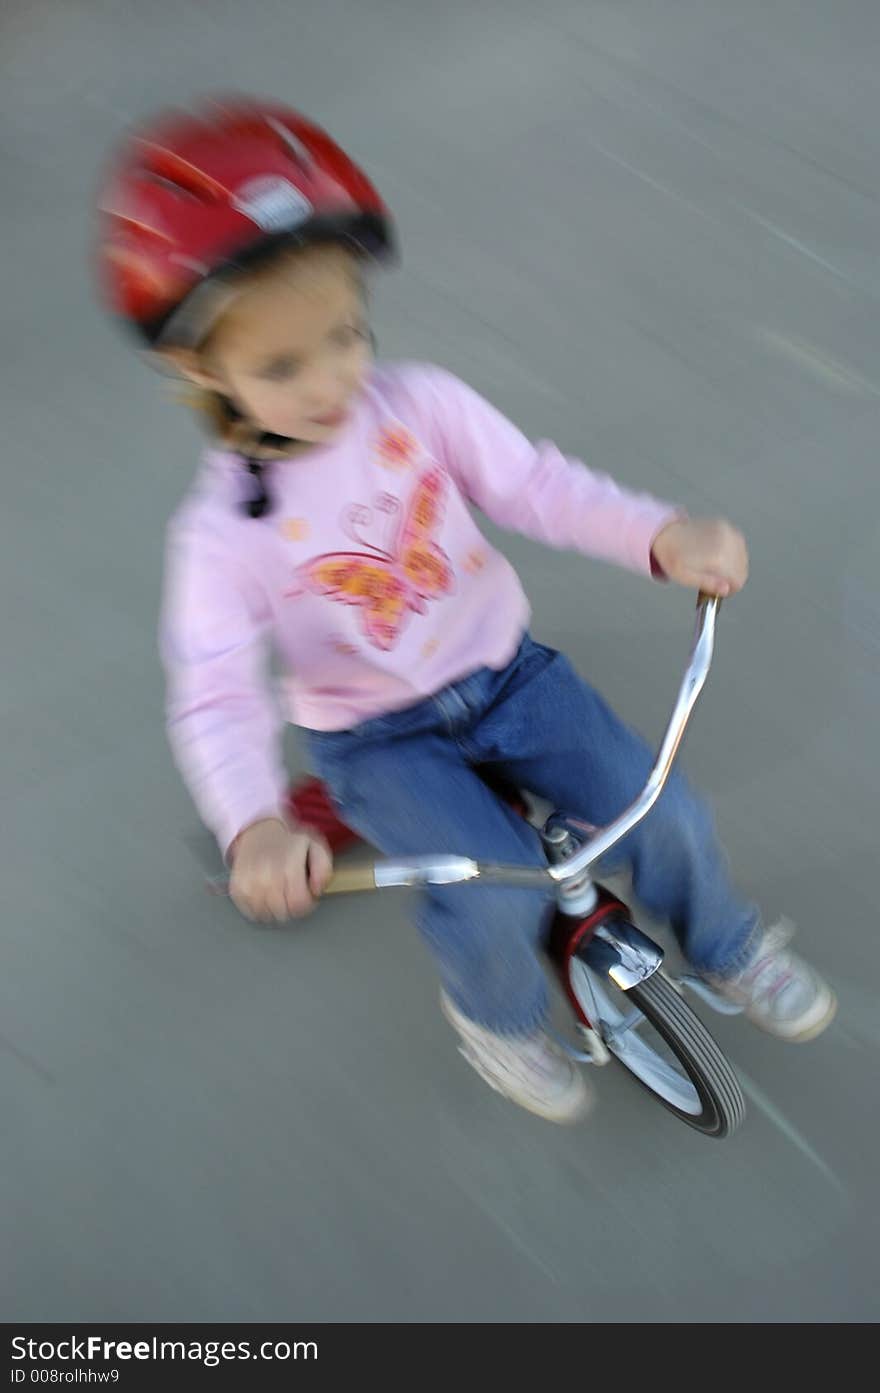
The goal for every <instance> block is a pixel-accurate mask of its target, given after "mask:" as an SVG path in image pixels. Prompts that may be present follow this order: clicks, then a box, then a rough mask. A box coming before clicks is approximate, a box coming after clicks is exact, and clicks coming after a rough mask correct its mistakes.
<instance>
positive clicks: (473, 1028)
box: [440, 991, 593, 1122]
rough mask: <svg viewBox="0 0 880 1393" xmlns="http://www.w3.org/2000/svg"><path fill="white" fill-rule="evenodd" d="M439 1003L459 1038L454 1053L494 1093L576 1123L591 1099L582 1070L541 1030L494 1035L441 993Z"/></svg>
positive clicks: (551, 1119)
mask: <svg viewBox="0 0 880 1393" xmlns="http://www.w3.org/2000/svg"><path fill="white" fill-rule="evenodd" d="M440 1007H441V1009H442V1011H443V1014H444V1016H445V1017H446V1019H447V1020H448V1021H449V1023H450V1025H451V1026H453V1028H454V1029H455V1030H457V1031H458V1034H459V1035H460V1037H461V1041H462V1043H461V1044H460V1045H459V1054H461V1055H463V1057H464V1058H465V1059H466V1060H467V1062H468V1064H470V1065H471V1067H472V1068H473V1069H475V1070H476V1071H477V1073H478V1074H479V1075H480V1078H482V1079H484V1080H485V1081H486V1083H487V1084H488V1085H489V1087H490V1088H494V1089H495V1091H496V1093H502V1094H503V1095H504V1097H505V1098H509V1099H510V1100H511V1102H514V1103H518V1104H519V1106H520V1107H521V1108H527V1109H528V1111H529V1112H533V1113H537V1115H538V1116H539V1117H543V1118H546V1119H547V1121H548V1122H577V1121H579V1119H580V1118H582V1117H585V1116H586V1115H587V1113H588V1112H589V1111H590V1108H591V1106H592V1103H593V1092H592V1090H591V1089H590V1088H588V1087H587V1083H586V1080H585V1079H584V1076H583V1073H582V1071H581V1069H580V1068H579V1067H578V1065H577V1063H576V1062H575V1061H574V1060H573V1059H569V1057H568V1055H567V1054H565V1052H564V1051H563V1050H562V1049H560V1047H559V1046H558V1045H557V1044H555V1042H554V1041H553V1040H551V1039H550V1037H549V1035H547V1033H546V1032H545V1031H543V1030H538V1031H535V1033H534V1034H532V1035H523V1036H505V1035H494V1034H493V1033H492V1031H491V1030H486V1029H485V1028H484V1027H483V1026H479V1025H476V1024H475V1023H474V1022H473V1021H471V1020H469V1019H468V1017H467V1016H464V1015H462V1013H461V1011H459V1009H458V1007H457V1006H455V1005H454V1004H453V1002H452V1001H451V1000H450V998H449V997H448V996H447V995H446V993H445V992H443V991H441V993H440Z"/></svg>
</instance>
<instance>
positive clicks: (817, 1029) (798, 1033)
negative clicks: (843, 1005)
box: [746, 989, 837, 1045]
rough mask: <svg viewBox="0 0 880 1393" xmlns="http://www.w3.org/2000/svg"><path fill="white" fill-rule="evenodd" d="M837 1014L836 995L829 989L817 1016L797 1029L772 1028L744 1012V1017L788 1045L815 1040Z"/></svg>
mask: <svg viewBox="0 0 880 1393" xmlns="http://www.w3.org/2000/svg"><path fill="white" fill-rule="evenodd" d="M836 1015H837V997H836V996H835V995H834V992H833V991H831V990H830V989H829V991H828V995H827V999H826V1001H825V1005H824V1008H823V1010H822V1012H821V1014H820V1015H819V1017H818V1018H817V1019H816V1020H814V1021H811V1022H810V1023H809V1025H805V1026H801V1027H800V1028H799V1029H796V1030H793V1031H791V1032H790V1033H789V1032H788V1031H784V1030H778V1029H774V1028H773V1027H772V1026H769V1025H767V1024H765V1022H764V1021H760V1020H755V1019H754V1018H753V1017H752V1016H750V1015H749V1013H748V1011H747V1012H746V1017H747V1019H748V1020H750V1021H751V1022H752V1024H753V1025H756V1026H758V1028H759V1029H760V1030H764V1031H766V1033H767V1034H768V1035H774V1036H775V1037H776V1039H777V1040H785V1041H786V1042H787V1043H788V1044H789V1045H806V1044H807V1043H808V1042H809V1041H810V1040H815V1039H816V1036H817V1035H821V1034H822V1032H823V1030H827V1029H828V1027H829V1025H830V1024H831V1022H832V1021H833V1020H834V1017H835V1016H836Z"/></svg>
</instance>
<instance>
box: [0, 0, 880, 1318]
mask: <svg viewBox="0 0 880 1393" xmlns="http://www.w3.org/2000/svg"><path fill="white" fill-rule="evenodd" d="M878 38H880V20H878V12H877V9H876V6H874V5H873V4H871V3H869V2H868V0H838V3H836V4H835V5H833V6H830V5H828V4H824V3H821V0H778V3H775V4H773V5H771V6H768V5H766V4H764V3H760V2H759V0H742V2H741V3H740V4H739V5H736V6H731V5H729V4H726V3H722V0H681V2H680V3H677V4H673V5H662V6H660V5H656V4H652V3H650V0H633V2H632V3H630V4H627V5H623V6H622V5H619V4H613V3H589V0H544V3H543V4H538V3H534V4H532V3H527V0H491V3H485V4H480V5H475V4H473V3H470V2H469V3H464V0H449V3H446V4H444V5H436V6H434V5H429V4H428V3H427V0H320V3H317V2H316V3H300V0H297V3H293V4H292V3H287V0H283V2H282V0H253V3H252V4H251V5H250V7H247V6H242V5H240V4H231V3H226V2H225V0H214V3H201V4H200V3H196V0H183V3H174V4H172V3H170V2H169V0H151V3H149V4H143V5H138V6H135V5H134V4H123V3H111V2H110V0H103V3H98V0H69V2H68V3H62V0H51V3H50V0H28V2H27V3H24V0H6V4H5V7H4V15H3V19H2V21H0V117H2V119H0V165H2V185H3V197H2V211H0V220H2V227H3V257H2V261H0V305H2V345H3V347H2V353H3V370H2V374H0V392H2V421H3V451H4V473H5V488H4V501H3V508H2V513H0V540H2V546H0V594H2V603H0V618H2V625H3V635H2V639H3V646H2V652H3V654H4V662H3V664H2V675H0V731H2V737H0V760H2V765H0V809H2V835H0V884H2V887H3V902H2V911H0V933H2V939H0V962H2V971H0V1106H2V1113H3V1119H4V1125H3V1129H2V1133H3V1135H2V1141H0V1186H2V1194H0V1252H2V1253H3V1255H4V1260H3V1267H4V1271H3V1275H2V1290H0V1312H2V1314H3V1316H4V1318H5V1319H8V1320H16V1321H43V1320H46V1321H49V1320H53V1321H79V1320H90V1321H94V1320H96V1319H106V1320H141V1321H152V1320H178V1321H180V1320H216V1321H251V1320H261V1319H262V1320H286V1319H291V1320H298V1319H303V1320H307V1319H314V1320H320V1321H330V1320H335V1319H349V1320H358V1321H383V1322H387V1321H395V1320H402V1321H414V1320H428V1321H437V1322H452V1321H475V1320H495V1321H535V1322H549V1321H587V1322H592V1321H614V1322H624V1321H628V1320H647V1321H701V1322H702V1321H773V1320H790V1321H798V1320H802V1321H846V1320H870V1319H875V1318H876V1316H877V1313H878V1292H877V1275H876V1274H877V1267H876V1257H875V1254H876V1250H877V1243H878V1231H877V1230H878V1224H877V1206H876V1202H875V1200H876V1177H877V1161H878V1147H877V1132H878V1124H877V1116H878V1110H877V1097H878V1094H877V1068H878V1045H880V1025H878V1011H877V1005H876V982H877V972H878V948H877V907H876V898H877V895H876V876H877V867H878V834H877V799H878V783H880V755H878V749H880V742H878V739H877V712H878V697H880V598H878V585H877V563H878V550H880V473H878V468H877V439H878V431H880V327H878V300H880V273H878V260H877V248H878V245H880V209H878V162H880V137H878V129H880V121H878V116H880V111H878V97H877V84H876V73H877V65H878V56H880V54H878ZM218 85H219V86H221V87H230V86H231V87H236V88H243V89H246V90H247V89H250V90H257V91H264V92H266V93H269V94H273V95H275V96H278V97H282V98H287V99H289V100H291V101H292V102H294V103H296V104H299V105H301V106H303V107H304V108H305V109H306V110H308V111H310V112H311V113H313V114H314V115H315V116H316V117H317V118H318V119H320V120H321V121H323V122H324V123H325V124H326V125H327V126H328V127H330V128H331V129H332V130H333V131H334V133H335V134H337V136H338V138H339V139H340V140H342V141H343V142H344V143H346V144H348V145H349V146H350V147H351V149H352V150H353V151H354V153H355V154H356V155H357V156H359V157H360V158H361V159H363V160H364V162H365V163H366V164H367V165H368V166H369V168H370V169H371V170H372V171H373V173H374V175H375V177H376V179H377V181H378V182H379V184H380V185H381V187H382V189H383V191H384V192H385V194H386V196H387V198H388V199H389V201H390V202H391V203H392V205H393V207H394V209H395V210H396V212H397V215H398V217H399V221H400V228H401V236H402V239H403V243H404V249H405V261H404V264H403V266H402V268H401V270H400V271H399V272H398V273H396V274H395V276H394V277H389V278H387V279H383V280H382V281H381V282H380V283H379V284H377V287H376V322H377V328H378V331H379V334H380V339H381V343H382V348H383V351H384V352H385V353H386V354H387V355H389V356H408V357H419V358H428V359H434V360H436V361H439V362H442V363H444V364H446V365H447V366H449V367H451V368H453V369H454V370H455V371H457V372H458V373H459V374H460V375H461V376H463V377H465V378H467V379H468V380H470V381H471V382H472V383H473V384H474V385H475V386H476V387H478V388H479V389H480V390H482V391H483V392H484V393H485V394H486V395H488V396H490V397H491V398H492V399H493V400H494V401H495V402H496V403H497V404H498V405H499V406H500V407H502V408H503V409H504V410H506V411H507V412H508V413H509V414H510V415H511V416H513V417H514V418H515V419H516V420H517V421H518V422H519V423H520V424H521V425H522V426H523V428H524V429H526V430H527V431H528V432H529V433H530V434H531V435H533V436H534V437H536V438H537V437H541V436H549V437H551V438H553V439H555V440H556V441H557V442H558V443H559V444H560V445H561V446H562V447H563V448H566V449H568V450H569V451H571V452H572V453H578V454H580V455H582V456H583V457H584V458H585V459H587V460H588V461H589V462H590V463H592V464H594V465H597V466H599V467H601V468H604V469H607V470H609V471H610V472H612V473H615V474H616V475H617V476H618V477H620V478H621V479H622V480H624V481H625V482H627V483H629V484H631V485H634V486H639V487H647V488H650V489H652V490H653V491H654V492H656V493H659V494H660V495H663V496H668V497H672V498H676V499H679V500H681V501H682V502H683V503H684V504H686V505H687V506H688V507H689V508H691V509H692V510H694V511H711V512H713V513H714V512H723V513H725V514H727V515H729V516H731V517H732V518H733V519H735V520H736V521H737V522H738V523H739V524H740V525H741V526H742V527H743V528H744V529H745V531H746V532H747V534H748V537H749V540H750V543H751V547H752V552H753V578H752V581H751V583H750V585H749V587H748V588H747V590H746V592H745V593H744V594H743V596H742V597H741V598H740V599H739V600H737V602H736V603H735V604H731V605H729V606H728V607H727V608H726V609H725V611H724V613H723V614H722V617H721V618H722V622H721V625H720V629H719V649H718V660H717V669H716V671H715V673H714V674H713V677H712V679H711V683H710V686H709V688H708V690H707V694H706V697H705V699H704V704H703V705H702V707H701V709H700V712H699V713H698V716H697V719H696V723H695V727H694V730H693V734H692V737H691V738H690V740H689V742H688V748H687V753H686V764H687V767H688V769H689V771H690V773H691V775H692V776H693V777H694V778H695V779H696V780H697V781H698V782H699V783H700V784H701V785H702V786H703V787H704V788H705V789H706V790H707V792H708V793H709V794H710V795H711V797H712V798H713V801H714V805H715V807H716V810H717V815H718V820H719V824H720V827H721V830H722V833H723V836H724V839H725V842H726V844H727V846H728V848H729V851H730V854H731V857H732V860H733V863H734V865H735V867H736V870H737V874H738V875H739V877H740V879H741V881H742V883H743V885H744V887H745V888H746V889H747V890H748V892H749V893H751V894H754V895H755V896H757V897H759V898H760V900H761V901H762V903H764V904H765V905H766V907H767V909H768V912H769V913H771V914H775V913H777V912H779V911H782V910H784V911H785V912H787V913H788V914H790V915H791V916H792V917H794V918H795V919H796V920H797V921H798V922H799V924H800V926H801V942H802V945H803V947H804V948H805V950H806V951H808V953H809V954H810V955H811V956H812V957H813V958H814V959H815V961H816V962H817V963H818V964H819V965H820V966H821V967H822V968H823V969H825V970H826V971H827V973H828V975H829V977H830V978H831V979H832V981H833V983H834V985H835V987H836V989H837V991H838V993H839V996H840V1002H841V1009H840V1014H839V1018H838V1021H837V1023H836V1024H835V1025H834V1026H833V1027H832V1029H831V1030H830V1031H829V1033H828V1034H827V1036H825V1037H824V1038H823V1039H822V1040H821V1041H820V1042H818V1043H816V1044H815V1045H813V1046H812V1047H809V1048H803V1049H797V1048H793V1047H788V1048H787V1047H784V1046H782V1045H779V1044H776V1043H774V1042H773V1041H770V1040H767V1039H765V1038H764V1037H761V1036H760V1035H758V1034H757V1032H754V1031H753V1030H751V1029H750V1028H749V1027H747V1026H745V1025H743V1024H741V1023H739V1022H736V1021H729V1020H721V1019H720V1018H716V1019H713V1021H712V1022H711V1024H712V1028H713V1029H714V1030H715V1033H716V1034H717V1036H718V1038H719V1040H720V1041H721V1042H722V1043H723V1045H724V1046H725V1048H726V1049H727V1050H728V1051H729V1053H730V1055H731V1057H732V1058H733V1059H734V1060H735V1062H736V1064H737V1066H738V1067H739V1068H740V1069H741V1071H742V1077H743V1081H744V1085H745V1087H746V1090H747V1092H748V1095H749V1099H750V1104H751V1108H750V1115H749V1119H748V1121H747V1124H746V1126H745V1127H744V1129H743V1131H742V1132H741V1133H740V1134H739V1135H738V1136H737V1137H736V1138H735V1139H733V1140H732V1141H731V1142H729V1143H728V1144H725V1145H713V1144H712V1143H709V1142H707V1141H705V1140H703V1139H702V1138H700V1137H698V1136H696V1135H695V1134H693V1133H691V1132H689V1131H688V1130H686V1129H685V1128H684V1127H682V1126H681V1125H680V1124H678V1123H677V1122H675V1121H674V1120H673V1119H672V1118H670V1117H669V1116H668V1115H667V1114H665V1113H664V1112H663V1111H662V1110H661V1109H660V1108H659V1107H656V1106H655V1105H653V1104H652V1103H651V1102H650V1100H647V1099H646V1098H645V1097H644V1096H643V1095H642V1093H641V1092H640V1091H639V1090H638V1089H637V1088H636V1087H635V1086H634V1085H632V1084H631V1083H630V1081H629V1080H628V1078H627V1077H626V1076H625V1075H624V1074H623V1072H622V1071H620V1070H618V1069H616V1068H610V1069H607V1070H605V1071H604V1072H603V1073H602V1074H600V1075H598V1077H597V1080H596V1081H597V1085H598V1088H599V1091H600V1096H601V1107H600V1108H599V1110H598V1112H597V1113H596V1114H595V1116H594V1118H593V1119H592V1120H591V1121H590V1123H589V1124H588V1125H586V1126H584V1127H582V1128H578V1129H575V1130H562V1129H554V1128H552V1127H550V1126H548V1125H546V1124H543V1123H541V1122H539V1121H538V1120H536V1119H533V1118H531V1117H529V1116H527V1115H525V1114H520V1113H519V1112H517V1111H516V1110H515V1109H513V1108H512V1107H510V1106H509V1105H507V1104H505V1103H504V1102H503V1101H502V1100H501V1099H499V1098H497V1097H496V1095H494V1094H492V1093H490V1092H489V1091H488V1090H486V1089H485V1088H484V1087H483V1086H482V1085H481V1084H480V1082H479V1080H477V1079H476V1078H475V1077H474V1076H473V1075H472V1074H471V1073H470V1071H469V1070H468V1069H467V1068H466V1066H465V1065H464V1064H463V1063H462V1062H461V1061H460V1060H459V1058H458V1056H457V1055H456V1053H455V1049H454V1043H453V1040H452V1037H451V1036H450V1034H449V1031H448V1029H447V1027H446V1026H445V1025H444V1023H443V1022H442V1020H441V1018H440V1016H439V1013H438V1011H437V1008H436V987H435V982H434V978H433V974H432V970H431V966H430V963H429V961H428V958H427V955H426V953H425V951H424V949H423V948H422V946H421V944H420V943H419V942H418V940H417V939H416V937H415V935H414V933H413V932H412V931H411V930H410V928H409V927H408V923H407V912H406V911H407V904H406V900H405V898H392V899H383V900H381V901H380V900H379V899H378V898H376V899H371V900H361V901H357V902H355V901H348V902H333V903H327V904H325V905H324V906H323V907H322V908H321V910H320V912H319V914H317V915H316V916H315V917H314V918H312V919H311V920H310V921H309V922H308V924H307V925H304V926H299V927H291V928H289V929H287V930H283V931H279V932H275V931H270V930H266V929H262V930H261V929H256V928H253V927H251V926H249V925H247V924H246V923H245V922H244V921H243V920H241V919H239V917H238V916H237V915H236V914H235V912H234V910H233V909H232V908H231V906H230V905H228V904H226V903H223V902H220V901H217V900H215V899H211V898H210V897H208V896H207V895H206V894H205V893H204V890H203V887H202V865H201V862H200V859H199V857H200V853H201V850H202V847H203V843H204V838H203V837H202V836H201V835H200V834H199V829H198V822H197V817H196V814H195V812H194V810H193V809H192V807H191V806H190V804H189V801H188V798H187V796H186V794H185V792H184V790H183V789H182V787H181V785H180V783H179V780H178V778H177V775H176V773H175V771H174V769H173V767H172V765H171V761H170V757H169V755H168V753H167V749H166V746H165V738H164V733H163V729H162V712H161V705H162V688H161V678H160V672H159V667H158V660H157V657H156V653H155V637H154V636H155V620H156V610H157V605H158V595H159V583H160V567H161V554H162V540H163V530H164V525H165V520H166V518H167V516H168V514H169V513H170V511H171V510H172V508H173V507H174V505H175V503H176V501H177V499H178V498H179V497H180V494H181V493H182V491H183V489H184V487H185V485H186V481H187V479H188V477H189V475H190V474H191V472H192V469H193V467H194V460H195V449H196V446H197V443H198V437H197V434H196V428H195V426H194V425H193V424H192V423H191V422H190V421H189V420H188V419H187V418H186V415H185V413H183V412H182V411H181V410H180V409H179V408H177V407H175V406H174V405H173V404H172V403H171V401H170V400H166V398H167V397H168V393H167V392H166V390H165V388H164V387H163V385H162V384H161V382H160V381H159V380H158V379H156V378H155V377H154V376H152V375H151V374H150V373H149V372H148V371H146V369H144V368H143V367H141V366H140V365H139V364H138V362H137V361H136V358H135V355H134V354H133V353H132V352H131V351H130V350H129V348H128V346H127V345H126V344H125V343H124V342H123V341H121V340H120V338H119V337H118V335H117V334H116V333H115V331H114V330H113V329H112V328H111V327H110V326H108V325H107V324H106V323H105V322H104V320H103V318H102V316H101V314H100V312H99V311H98V309H97V308H96V306H95V305H94V303H93V298H92V293H91V287H90V284H89V280H88V277H87V274H86V269H85V268H86V259H87V252H88V245H89V236H90V226H89V206H90V200H91V196H92V191H93V188H94V185H95V182H96V179H97V172H98V168H99V163H100V160H101V158H102V156H103V153H104V151H105V149H106V147H107V144H108V142H110V141H111V140H112V139H113V138H114V137H115V136H116V135H117V134H118V132H119V131H120V130H121V129H122V128H123V127H124V126H125V125H126V124H127V123H128V122H129V121H130V120H131V119H132V118H135V117H137V116H138V115H140V114H142V113H143V112H145V111H147V110H149V109H151V108H152V107H154V106H155V105H156V104H157V103H162V102H165V101H182V100H185V99H186V98H187V97H188V96H189V94H190V93H191V92H192V91H194V90H199V89H207V88H211V87H215V86H218ZM493 535H495V534H493ZM503 543H504V546H505V548H506V550H507V552H508V554H509V555H510V556H511V557H512V558H513V559H514V561H515V562H516V563H517V565H518V566H519V568H520V570H521V573H522V575H523V577H524V579H525V581H526V584H527V586H528V588H529V590H530V593H531V596H532V598H533V602H534V607H535V616H536V617H535V632H536V634H537V635H538V636H539V637H540V638H541V639H543V640H544V641H545V642H549V643H553V644H556V645H558V646H562V647H565V648H566V649H567V650H568V652H569V653H570V654H571V656H572V657H573V658H574V660H575V661H576V662H577V664H578V665H579V666H580V668H581V670H582V671H584V673H585V674H587V675H588V676H589V677H590V678H591V679H592V680H594V681H596V682H597V683H598V684H599V685H601V686H602V687H603V688H604V690H605V691H606V692H607V693H608V695H609V696H610V697H611V698H612V699H613V700H614V701H615V702H616V704H617V705H618V707H619V709H620V710H621V711H622V713H623V714H624V715H626V716H627V717H628V718H629V719H631V720H633V721H635V722H637V723H638V724H639V725H640V726H641V727H642V728H643V729H645V730H646V732H648V733H649V734H651V735H657V734H659V732H660V730H661V729H662V725H663V721H664V720H665V718H666V715H667V713H668V708H669V704H670V700H671V696H672V692H673V690H674V687H675V684H676V682H677V680H678V674H679V670H680V667H681V664H682V662H683V660H684V656H685V653H686V651H687V645H688V641H689V636H690V624H691V608H690V601H689V600H688V598H687V596H686V595H684V594H683V593H682V592H678V593H675V592H673V591H672V590H671V589H665V588H660V587H651V586H650V585H648V584H647V583H645V582H642V581H639V580H638V579H636V578H634V577H630V576H626V575H623V574H621V573H619V572H616V571H613V570H611V569H609V568H604V567H602V566H600V565H599V564H595V563H591V562H588V561H584V560H582V559H578V558H576V557H573V556H561V555H557V554H555V553H552V552H549V551H547V550H545V549H541V548H540V547H538V546H536V545H533V544H532V543H529V542H526V541H524V540H522V539H519V538H516V537H505V538H504V539H503ZM299 757H300V756H299V749H298V745H297V741H296V738H295V733H293V732H292V733H291V741H290V760H291V768H292V769H294V770H295V769H296V768H297V767H298V762H299Z"/></svg>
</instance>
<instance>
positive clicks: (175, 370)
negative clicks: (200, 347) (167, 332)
mask: <svg viewBox="0 0 880 1393" xmlns="http://www.w3.org/2000/svg"><path fill="white" fill-rule="evenodd" d="M146 358H147V360H148V362H150V363H151V364H152V366H153V367H154V368H157V369H158V371H159V372H161V373H163V374H164V376H166V377H176V378H181V377H183V378H185V379H186V381H187V382H191V383H193V384H194V386H196V387H204V388H206V389H207V390H208V391H210V392H220V391H222V390H223V384H222V383H221V381H220V379H219V378H218V377H216V376H215V375H214V373H212V372H210V371H209V370H208V368H207V367H206V366H205V362H204V359H203V358H202V357H201V355H200V354H198V353H197V352H196V351H195V350H194V349H192V348H163V349H160V350H158V351H150V352H148V353H147V354H146Z"/></svg>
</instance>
